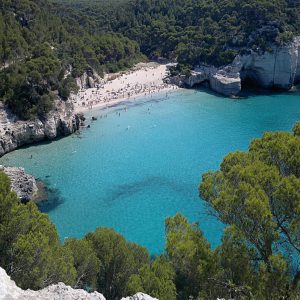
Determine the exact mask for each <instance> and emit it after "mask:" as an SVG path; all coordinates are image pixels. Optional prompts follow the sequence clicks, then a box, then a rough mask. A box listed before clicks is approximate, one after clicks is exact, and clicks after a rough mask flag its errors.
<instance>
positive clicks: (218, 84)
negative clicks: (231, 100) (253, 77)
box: [209, 74, 242, 97]
mask: <svg viewBox="0 0 300 300" xmlns="http://www.w3.org/2000/svg"><path fill="white" fill-rule="evenodd" d="M209 85H210V88H211V89H212V90H213V91H214V92H216V93H219V94H222V95H224V96H227V97H230V96H235V95H237V94H238V93H239V92H240V91H241V88H242V84H241V78H240V77H239V76H238V77H233V76H232V77H231V76H229V75H222V74H215V75H212V76H210V79H209Z"/></svg>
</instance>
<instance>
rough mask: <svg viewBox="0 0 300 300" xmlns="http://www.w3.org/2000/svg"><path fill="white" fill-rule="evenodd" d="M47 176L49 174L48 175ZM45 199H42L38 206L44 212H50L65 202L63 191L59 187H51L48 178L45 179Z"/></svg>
mask: <svg viewBox="0 0 300 300" xmlns="http://www.w3.org/2000/svg"><path fill="white" fill-rule="evenodd" d="M46 177H47V176H46ZM43 184H44V193H45V199H42V200H41V201H40V202H39V203H37V206H38V208H39V210H40V211H41V212H42V213H49V212H50V211H51V210H54V209H55V208H56V207H58V206H59V205H61V204H63V203H64V199H63V197H62V196H61V192H60V191H59V189H57V188H53V187H51V186H50V185H49V184H48V182H47V180H43Z"/></svg>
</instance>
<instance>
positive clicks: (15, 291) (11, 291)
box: [0, 267, 158, 300]
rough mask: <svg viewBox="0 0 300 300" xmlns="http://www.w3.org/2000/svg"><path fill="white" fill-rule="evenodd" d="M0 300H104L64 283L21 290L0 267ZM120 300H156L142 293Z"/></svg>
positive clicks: (101, 296) (97, 294)
mask: <svg viewBox="0 0 300 300" xmlns="http://www.w3.org/2000/svg"><path fill="white" fill-rule="evenodd" d="M0 300H105V297H104V296H103V295H102V294H100V293H98V292H93V293H88V292H86V291H84V290H79V289H73V288H71V287H70V286H66V285H65V284H64V283H61V282H60V283H58V284H54V285H50V286H48V287H46V288H44V289H42V290H40V291H31V290H26V291H24V290H22V289H20V288H19V287H18V286H17V285H16V283H15V282H14V281H13V280H11V279H10V278H9V276H8V275H7V274H6V272H5V270H3V269H2V268H1V267H0ZM122 300H158V299H156V298H152V297H150V296H148V295H146V294H143V293H137V294H135V295H134V296H131V297H127V298H122Z"/></svg>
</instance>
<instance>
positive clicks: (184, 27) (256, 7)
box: [56, 0, 300, 65]
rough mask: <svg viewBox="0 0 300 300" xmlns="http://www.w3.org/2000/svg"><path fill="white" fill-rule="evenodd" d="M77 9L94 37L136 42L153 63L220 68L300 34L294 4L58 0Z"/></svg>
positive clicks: (238, 0) (299, 18) (286, 1)
mask: <svg viewBox="0 0 300 300" xmlns="http://www.w3.org/2000/svg"><path fill="white" fill-rule="evenodd" d="M56 1H60V2H63V3H64V4H68V3H69V6H71V7H76V8H77V11H78V13H81V14H82V15H84V16H85V17H84V18H81V22H83V23H84V24H85V26H86V27H87V28H89V30H90V31H91V32H93V31H95V30H96V29H97V28H106V29H107V30H113V31H116V32H121V33H122V34H124V35H126V36H128V37H129V38H131V39H133V40H135V41H137V42H138V43H139V45H140V47H141V51H142V52H143V53H144V54H146V55H147V56H150V57H159V56H163V57H169V58H171V59H177V60H178V61H179V62H180V63H184V64H191V65H194V64H198V63H199V62H206V63H213V64H214V65H222V64H226V63H229V62H231V61H232V59H233V58H234V56H235V55H236V54H237V52H238V51H241V50H242V49H249V48H250V49H251V48H252V49H254V50H257V49H261V50H267V49H268V48H269V46H270V44H271V43H277V44H282V43H285V42H287V41H289V40H290V39H291V38H292V37H293V36H294V35H295V34H296V33H297V32H299V28H300V13H299V11H300V3H299V1H290V0H274V1H268V0H264V1H262V0H251V1H249V0H209V1H208V0H185V1H181V0H123V1H121V0H119V1H117V0H115V1H108V2H109V4H105V2H106V1H92V0H75V1H73V0H72V1H70V0H56Z"/></svg>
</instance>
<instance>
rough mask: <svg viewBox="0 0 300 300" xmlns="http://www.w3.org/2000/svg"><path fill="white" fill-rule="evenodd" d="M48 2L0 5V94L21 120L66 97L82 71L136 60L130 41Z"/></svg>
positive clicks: (119, 66)
mask: <svg viewBox="0 0 300 300" xmlns="http://www.w3.org/2000/svg"><path fill="white" fill-rule="evenodd" d="M60 11H64V8H63V7H60V6H58V5H52V4H51V3H49V2H48V1H37V0H24V1H14V0H3V1H1V4H0V99H1V100H2V101H4V102H5V103H7V104H8V105H9V106H10V108H11V109H12V110H13V112H14V113H16V114H17V115H19V116H20V117H21V118H23V119H28V118H30V117H33V116H36V115H40V116H41V115H43V114H44V113H46V112H48V111H49V110H50V109H51V107H52V105H53V99H54V98H55V97H57V93H59V95H60V96H61V98H63V99H66V98H67V97H68V96H69V94H70V92H71V91H76V90H77V86H76V84H75V79H74V78H76V77H79V76H80V75H82V74H83V72H85V71H92V70H96V71H97V72H98V73H99V74H102V73H103V72H105V71H108V72H111V71H112V72H114V71H118V70H120V69H123V68H127V67H130V66H131V65H132V64H133V63H135V62H137V61H139V60H141V59H142V57H141V54H140V52H139V46H138V44H137V43H136V42H134V41H132V40H130V39H128V38H126V37H124V36H123V35H122V34H119V33H111V32H101V33H100V32H98V33H95V34H90V33H89V32H88V31H87V30H85V28H84V27H83V26H81V25H80V24H79V22H78V20H77V19H76V18H74V17H73V14H72V12H71V11H70V12H69V14H67V15H65V16H63V17H61V16H60Z"/></svg>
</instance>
